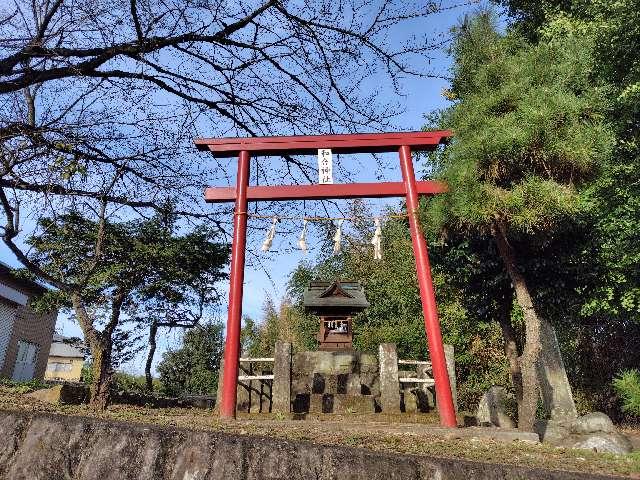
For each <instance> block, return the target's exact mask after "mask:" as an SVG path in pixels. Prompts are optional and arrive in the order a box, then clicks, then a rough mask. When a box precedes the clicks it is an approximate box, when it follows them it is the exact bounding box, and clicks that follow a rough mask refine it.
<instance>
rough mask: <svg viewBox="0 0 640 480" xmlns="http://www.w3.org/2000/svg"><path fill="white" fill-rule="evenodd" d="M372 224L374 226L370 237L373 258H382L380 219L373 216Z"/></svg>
mask: <svg viewBox="0 0 640 480" xmlns="http://www.w3.org/2000/svg"><path fill="white" fill-rule="evenodd" d="M373 224H374V226H375V227H376V230H375V232H374V233H373V238H372V239H371V244H372V245H373V258H374V259H375V260H382V227H381V226H380V219H379V218H374V219H373Z"/></svg>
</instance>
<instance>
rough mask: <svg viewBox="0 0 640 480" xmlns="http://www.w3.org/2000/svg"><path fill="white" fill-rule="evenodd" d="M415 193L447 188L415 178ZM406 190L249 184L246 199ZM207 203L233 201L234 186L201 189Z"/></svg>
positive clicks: (398, 185) (389, 185)
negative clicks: (418, 180) (252, 185)
mask: <svg viewBox="0 0 640 480" xmlns="http://www.w3.org/2000/svg"><path fill="white" fill-rule="evenodd" d="M416 185H417V189H418V194H423V195H429V194H430V195H433V194H437V193H443V192H446V191H447V186H446V184H444V183H442V182H434V181H424V182H416ZM405 194H406V190H405V186H404V183H402V182H380V183H334V184H333V185H281V186H264V187H261V186H256V187H249V189H248V191H247V200H248V201H250V202H258V201H261V200H271V201H274V200H302V199H304V200H323V199H327V198H385V197H403V196H404V195H405ZM204 198H205V200H206V201H207V202H209V203H223V202H233V201H234V200H235V199H236V189H235V188H233V187H210V188H207V189H206V190H205V192H204Z"/></svg>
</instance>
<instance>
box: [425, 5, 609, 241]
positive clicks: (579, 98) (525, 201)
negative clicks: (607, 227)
mask: <svg viewBox="0 0 640 480" xmlns="http://www.w3.org/2000/svg"><path fill="white" fill-rule="evenodd" d="M591 51H592V50H591V44H590V42H589V41H588V39H586V40H585V39H582V38H579V37H574V36H566V37H565V38H557V39H555V41H554V42H547V43H541V44H538V45H529V44H527V43H526V42H525V41H524V40H523V39H522V38H520V37H518V36H517V35H515V34H510V35H507V36H501V35H499V34H498V33H496V31H495V28H494V27H493V25H492V23H491V19H490V17H489V16H488V15H480V16H479V17H476V18H474V19H472V20H471V21H470V22H468V23H467V24H465V25H463V26H462V27H461V28H460V29H459V30H458V32H457V38H456V41H455V42H454V46H453V48H452V53H453V56H454V61H455V64H454V68H453V74H454V80H453V82H452V89H451V91H450V93H449V96H450V98H453V99H454V100H455V104H454V106H453V107H451V108H450V109H448V110H446V111H444V112H442V115H441V118H440V119H439V122H438V123H439V124H438V127H448V128H452V129H453V131H454V133H455V137H454V139H453V141H452V144H451V145H450V146H449V147H448V148H447V149H445V150H444V151H441V152H438V153H437V154H436V155H433V156H432V157H431V159H432V161H434V162H435V165H436V171H437V172H438V175H439V176H440V177H441V178H443V179H444V180H446V181H447V182H448V183H449V185H450V193H449V194H446V195H440V196H438V197H437V198H436V199H435V200H434V202H433V206H432V208H433V213H434V215H435V216H436V218H437V219H438V220H439V222H440V224H444V223H448V224H450V225H452V226H457V227H462V228H463V229H468V228H473V229H477V230H480V231H488V230H489V228H490V226H491V225H492V224H493V222H495V221H496V220H498V221H502V222H505V223H506V224H508V225H509V227H510V229H512V230H513V231H516V232H522V233H534V232H539V231H546V230H549V229H551V228H553V227H554V226H556V225H558V224H559V223H561V222H562V221H564V220H565V219H567V218H569V217H571V216H573V215H575V214H576V213H578V212H579V211H581V209H582V208H583V207H584V205H583V202H582V201H581V197H580V195H579V193H580V192H579V190H578V187H580V186H581V185H582V184H584V182H585V181H587V180H589V179H591V178H593V177H594V176H595V175H597V173H598V171H599V168H600V166H601V165H602V164H603V163H605V162H606V160H607V158H608V156H609V154H610V151H611V148H612V144H613V132H612V130H611V128H610V126H609V125H608V123H607V122H606V121H605V120H604V116H603V115H604V111H605V109H606V102H605V99H604V98H603V95H602V92H601V90H600V89H598V88H595V87H594V86H593V84H592V81H591V79H590V75H589V72H590V67H591V57H590V53H591Z"/></svg>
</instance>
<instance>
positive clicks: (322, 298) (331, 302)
mask: <svg viewBox="0 0 640 480" xmlns="http://www.w3.org/2000/svg"><path fill="white" fill-rule="evenodd" d="M303 304H304V306H305V307H306V308H312V309H314V310H317V309H318V308H323V307H341V308H353V309H354V310H362V309H365V308H367V307H368V306H369V302H368V301H367V298H366V297H365V295H364V289H363V288H362V285H360V282H355V281H338V280H335V281H333V282H324V281H312V282H310V283H309V286H308V287H307V288H306V289H305V291H304V294H303Z"/></svg>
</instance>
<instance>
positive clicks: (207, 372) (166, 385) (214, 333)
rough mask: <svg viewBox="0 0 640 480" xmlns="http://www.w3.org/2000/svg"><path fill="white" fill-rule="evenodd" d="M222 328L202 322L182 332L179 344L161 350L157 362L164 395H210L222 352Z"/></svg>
mask: <svg viewBox="0 0 640 480" xmlns="http://www.w3.org/2000/svg"><path fill="white" fill-rule="evenodd" d="M222 331H223V327H222V324H220V323H214V322H211V323H206V324H204V325H200V326H197V327H195V328H193V329H191V330H188V331H186V332H185V334H184V337H183V340H182V345H181V347H180V348H178V349H176V350H170V351H168V352H165V353H164V354H163V356H162V361H161V362H160V363H159V365H158V373H159V374H160V382H161V383H162V392H163V393H165V394H167V395H173V396H175V395H182V394H196V395H213V394H215V391H216V387H217V384H218V376H219V368H220V360H221V359H222V354H223V336H222Z"/></svg>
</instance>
